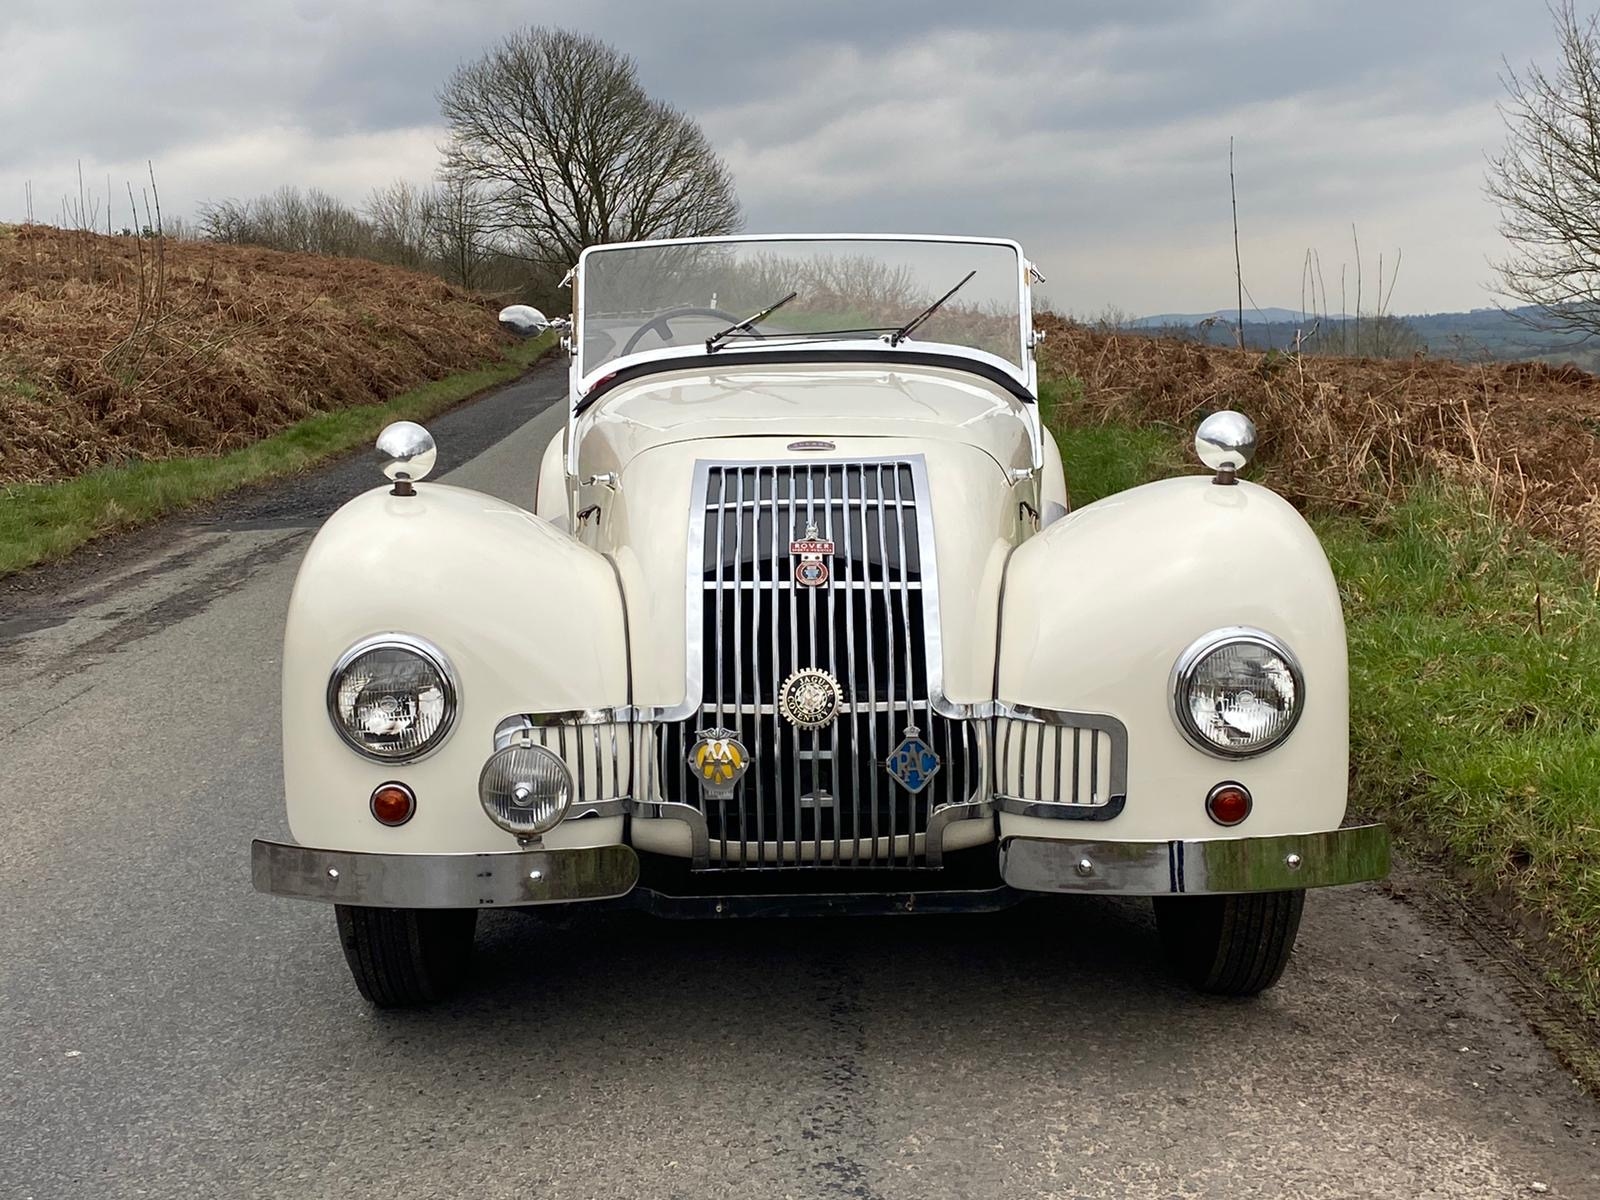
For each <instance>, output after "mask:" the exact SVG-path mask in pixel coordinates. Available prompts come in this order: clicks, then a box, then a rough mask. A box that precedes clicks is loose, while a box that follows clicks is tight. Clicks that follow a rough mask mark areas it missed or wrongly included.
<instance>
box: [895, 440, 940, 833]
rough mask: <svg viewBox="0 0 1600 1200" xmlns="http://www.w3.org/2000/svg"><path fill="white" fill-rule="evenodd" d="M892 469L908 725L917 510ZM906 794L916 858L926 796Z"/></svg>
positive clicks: (912, 693) (910, 720)
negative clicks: (908, 501) (913, 540)
mask: <svg viewBox="0 0 1600 1200" xmlns="http://www.w3.org/2000/svg"><path fill="white" fill-rule="evenodd" d="M889 469H890V470H891V471H893V472H894V516H895V522H894V526H895V537H896V539H897V540H898V541H899V543H900V545H899V550H900V621H901V626H900V629H901V636H900V639H899V640H900V644H901V645H902V646H904V647H905V653H906V658H905V665H906V725H907V726H908V727H909V726H910V725H912V724H914V723H915V722H916V719H917V714H916V709H915V708H914V707H913V705H915V703H916V696H917V688H916V680H917V675H916V664H915V662H914V661H913V648H912V645H911V631H912V624H911V537H912V536H913V534H914V531H915V529H916V512H915V510H914V509H910V508H908V506H907V505H906V503H905V496H904V494H903V493H902V492H901V490H900V474H901V471H902V467H901V464H900V463H894V464H892V465H891V466H890V468H889ZM905 470H907V472H908V473H909V468H905ZM917 549H918V551H919V553H920V551H921V547H920V546H919V547H918V548H917ZM918 602H919V603H920V602H921V597H920V595H919V596H918ZM926 649H927V639H926V638H923V650H924V653H926ZM923 690H924V691H926V690H927V689H926V688H924V689H923ZM928 730H929V732H930V733H931V732H932V730H933V726H932V725H931V724H930V725H929V726H928ZM896 734H899V736H898V737H897V736H896ZM904 736H905V732H904V730H897V729H896V728H895V725H894V724H891V725H890V726H889V748H890V750H891V751H892V750H893V749H894V747H895V746H898V745H899V744H900V741H901V739H902V738H904ZM924 791H926V789H924ZM905 796H906V851H907V853H906V858H907V859H908V860H911V861H914V860H915V858H916V846H917V809H918V808H919V807H920V806H921V804H922V803H923V799H922V797H921V796H919V795H917V794H915V793H913V792H906V793H905ZM923 828H924V829H926V828H927V825H926V823H924V825H923ZM891 852H892V847H891Z"/></svg>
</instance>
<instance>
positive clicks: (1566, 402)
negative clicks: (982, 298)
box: [1041, 317, 1600, 573]
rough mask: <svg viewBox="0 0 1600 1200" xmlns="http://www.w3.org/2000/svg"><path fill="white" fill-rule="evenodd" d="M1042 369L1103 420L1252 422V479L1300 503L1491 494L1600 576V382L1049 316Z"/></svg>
mask: <svg viewBox="0 0 1600 1200" xmlns="http://www.w3.org/2000/svg"><path fill="white" fill-rule="evenodd" d="M1042 325H1043V327H1044V328H1046V329H1047V330H1048V331H1049V337H1048V339H1047V340H1046V342H1045V343H1044V345H1043V346H1042V347H1041V355H1042V360H1043V364H1042V365H1043V368H1044V369H1045V370H1048V371H1053V372H1055V373H1056V374H1058V375H1063V376H1068V377H1071V378H1075V379H1077V380H1078V381H1079V382H1080V383H1081V385H1082V397H1081V402H1080V403H1081V406H1082V407H1083V408H1084V409H1086V410H1087V412H1088V413H1089V414H1090V415H1091V416H1092V417H1096V418H1099V419H1103V420H1119V421H1127V422H1132V423H1148V422H1151V421H1157V422H1168V423H1171V424H1173V425H1177V426H1179V427H1182V428H1192V427H1193V426H1194V424H1195V423H1196V422H1197V421H1198V420H1199V418H1200V417H1201V416H1202V415H1203V414H1205V413H1208V412H1212V411H1215V410H1216V409H1219V408H1238V409H1240V410H1241V411H1243V412H1245V413H1247V414H1248V415H1249V416H1250V417H1252V418H1253V419H1254V420H1255V422H1256V425H1257V427H1258V429H1259V430H1260V435H1261V443H1262V444H1261V462H1262V468H1263V469H1262V470H1261V471H1260V472H1258V473H1257V474H1256V477H1257V478H1258V479H1260V480H1261V481H1262V482H1266V483H1269V484H1270V485H1271V486H1273V487H1274V488H1276V489H1277V490H1279V491H1280V492H1282V493H1283V494H1284V495H1286V496H1288V497H1289V498H1290V499H1292V500H1295V501H1298V502H1302V503H1309V504H1312V505H1315V506H1322V507H1334V508H1344V509H1354V510H1357V511H1360V512H1363V513H1369V514H1370V513H1381V512H1382V511H1384V510H1385V509H1387V508H1388V507H1389V506H1390V505H1391V504H1393V503H1395V502H1397V501H1399V500H1400V499H1402V498H1403V497H1404V495H1405V493H1406V491H1407V489H1408V488H1410V487H1411V486H1413V485H1414V484H1415V483H1416V482H1417V481H1418V480H1420V479H1423V478H1426V477H1427V476H1428V475H1429V474H1433V475H1435V476H1443V477H1444V478H1446V479H1449V480H1453V481H1458V482H1465V483H1469V484H1475V485H1481V486H1482V487H1483V488H1484V489H1485V490H1486V491H1487V492H1488V493H1489V495H1490V496H1491V497H1492V499H1493V503H1494V504H1495V506H1496V507H1497V508H1498V509H1499V511H1500V512H1501V513H1502V514H1503V515H1504V516H1506V517H1507V518H1509V519H1511V520H1512V521H1514V522H1516V523H1518V524H1520V525H1522V526H1523V527H1525V528H1527V529H1529V530H1531V531H1532V532H1534V533H1536V534H1539V535H1542V536H1545V537H1549V538H1552V539H1554V540H1555V541H1557V542H1559V543H1560V544H1562V545H1564V546H1566V547H1568V548H1569V549H1573V550H1578V551H1581V552H1582V553H1583V555H1584V558H1585V561H1586V563H1587V566H1588V569H1589V571H1590V572H1591V573H1593V572H1595V571H1600V436H1597V435H1600V377H1597V376H1594V375H1590V374H1587V373H1586V372H1583V371H1580V370H1578V369H1577V368H1576V367H1570V366H1569V367H1552V366H1547V365H1544V364H1541V363H1486V364H1482V365H1468V364H1463V363H1454V362H1443V361H1437V360H1433V359H1426V358H1415V359H1407V360H1398V361H1397V360H1379V359H1364V358H1323V357H1316V356H1311V355H1305V356H1296V355H1285V354H1281V353H1270V352H1269V353H1258V352H1253V351H1243V352H1241V351H1237V350H1232V349H1224V348H1219V347H1214V346H1213V347H1208V346H1201V345H1197V344H1194V343H1190V342H1183V341H1178V340H1176V339H1171V338H1150V337H1143V336H1137V335H1133V334H1128V333H1119V332H1112V331H1105V330H1099V329H1093V328H1090V327H1087V326H1084V325H1078V324H1074V323H1072V322H1069V321H1064V320H1061V319H1059V318H1053V317H1047V318H1045V319H1044V320H1043V322H1042Z"/></svg>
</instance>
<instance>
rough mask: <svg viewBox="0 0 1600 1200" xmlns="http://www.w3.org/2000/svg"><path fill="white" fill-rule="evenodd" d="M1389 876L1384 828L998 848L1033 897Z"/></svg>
mask: <svg viewBox="0 0 1600 1200" xmlns="http://www.w3.org/2000/svg"><path fill="white" fill-rule="evenodd" d="M1388 873H1389V831H1388V829H1387V828H1385V827H1384V826H1382V825H1356V826H1351V827H1349V828H1345V829H1330V830H1326V831H1324V832H1321V833H1298V834H1285V835H1282V836H1276V837H1256V838H1214V839H1205V840H1194V841H1170V842H1093V841H1077V840H1071V839H1066V838H1062V839H1056V838H1032V837H1013V838H1005V839H1004V840H1002V841H1001V843H1000V876H1001V878H1002V879H1004V880H1005V881H1006V883H1008V884H1009V885H1011V886H1012V887H1015V888H1021V889H1023V890H1024V891H1030V892H1100V893H1116V894H1120V895H1124V896H1168V895H1175V894H1182V895H1221V894H1228V893H1236V892H1277V891H1289V890H1298V889H1300V888H1314V887H1333V886H1337V885H1339V884H1345V883H1362V882H1365V881H1366V880H1371V879H1382V878H1383V877H1384V876H1385V875H1387V874H1388Z"/></svg>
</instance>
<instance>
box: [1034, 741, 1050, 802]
mask: <svg viewBox="0 0 1600 1200" xmlns="http://www.w3.org/2000/svg"><path fill="white" fill-rule="evenodd" d="M1047 732H1050V731H1049V730H1048V729H1047V728H1046V727H1045V726H1044V725H1040V726H1039V753H1038V755H1037V761H1035V762H1034V764H1033V794H1034V795H1035V796H1038V797H1039V798H1040V799H1041V800H1042V799H1044V737H1045V734H1046V733H1047Z"/></svg>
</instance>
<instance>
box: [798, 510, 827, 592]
mask: <svg viewBox="0 0 1600 1200" xmlns="http://www.w3.org/2000/svg"><path fill="white" fill-rule="evenodd" d="M789 553H790V554H792V555H794V556H795V564H794V581H795V582H796V583H798V584H799V585H800V586H801V587H808V588H819V587H826V586H827V585H828V559H830V558H831V557H833V543H832V542H830V541H828V539H827V538H824V537H819V536H817V523H816V522H815V521H807V522H806V535H805V537H803V538H796V539H795V540H794V541H792V542H790V543H789Z"/></svg>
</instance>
